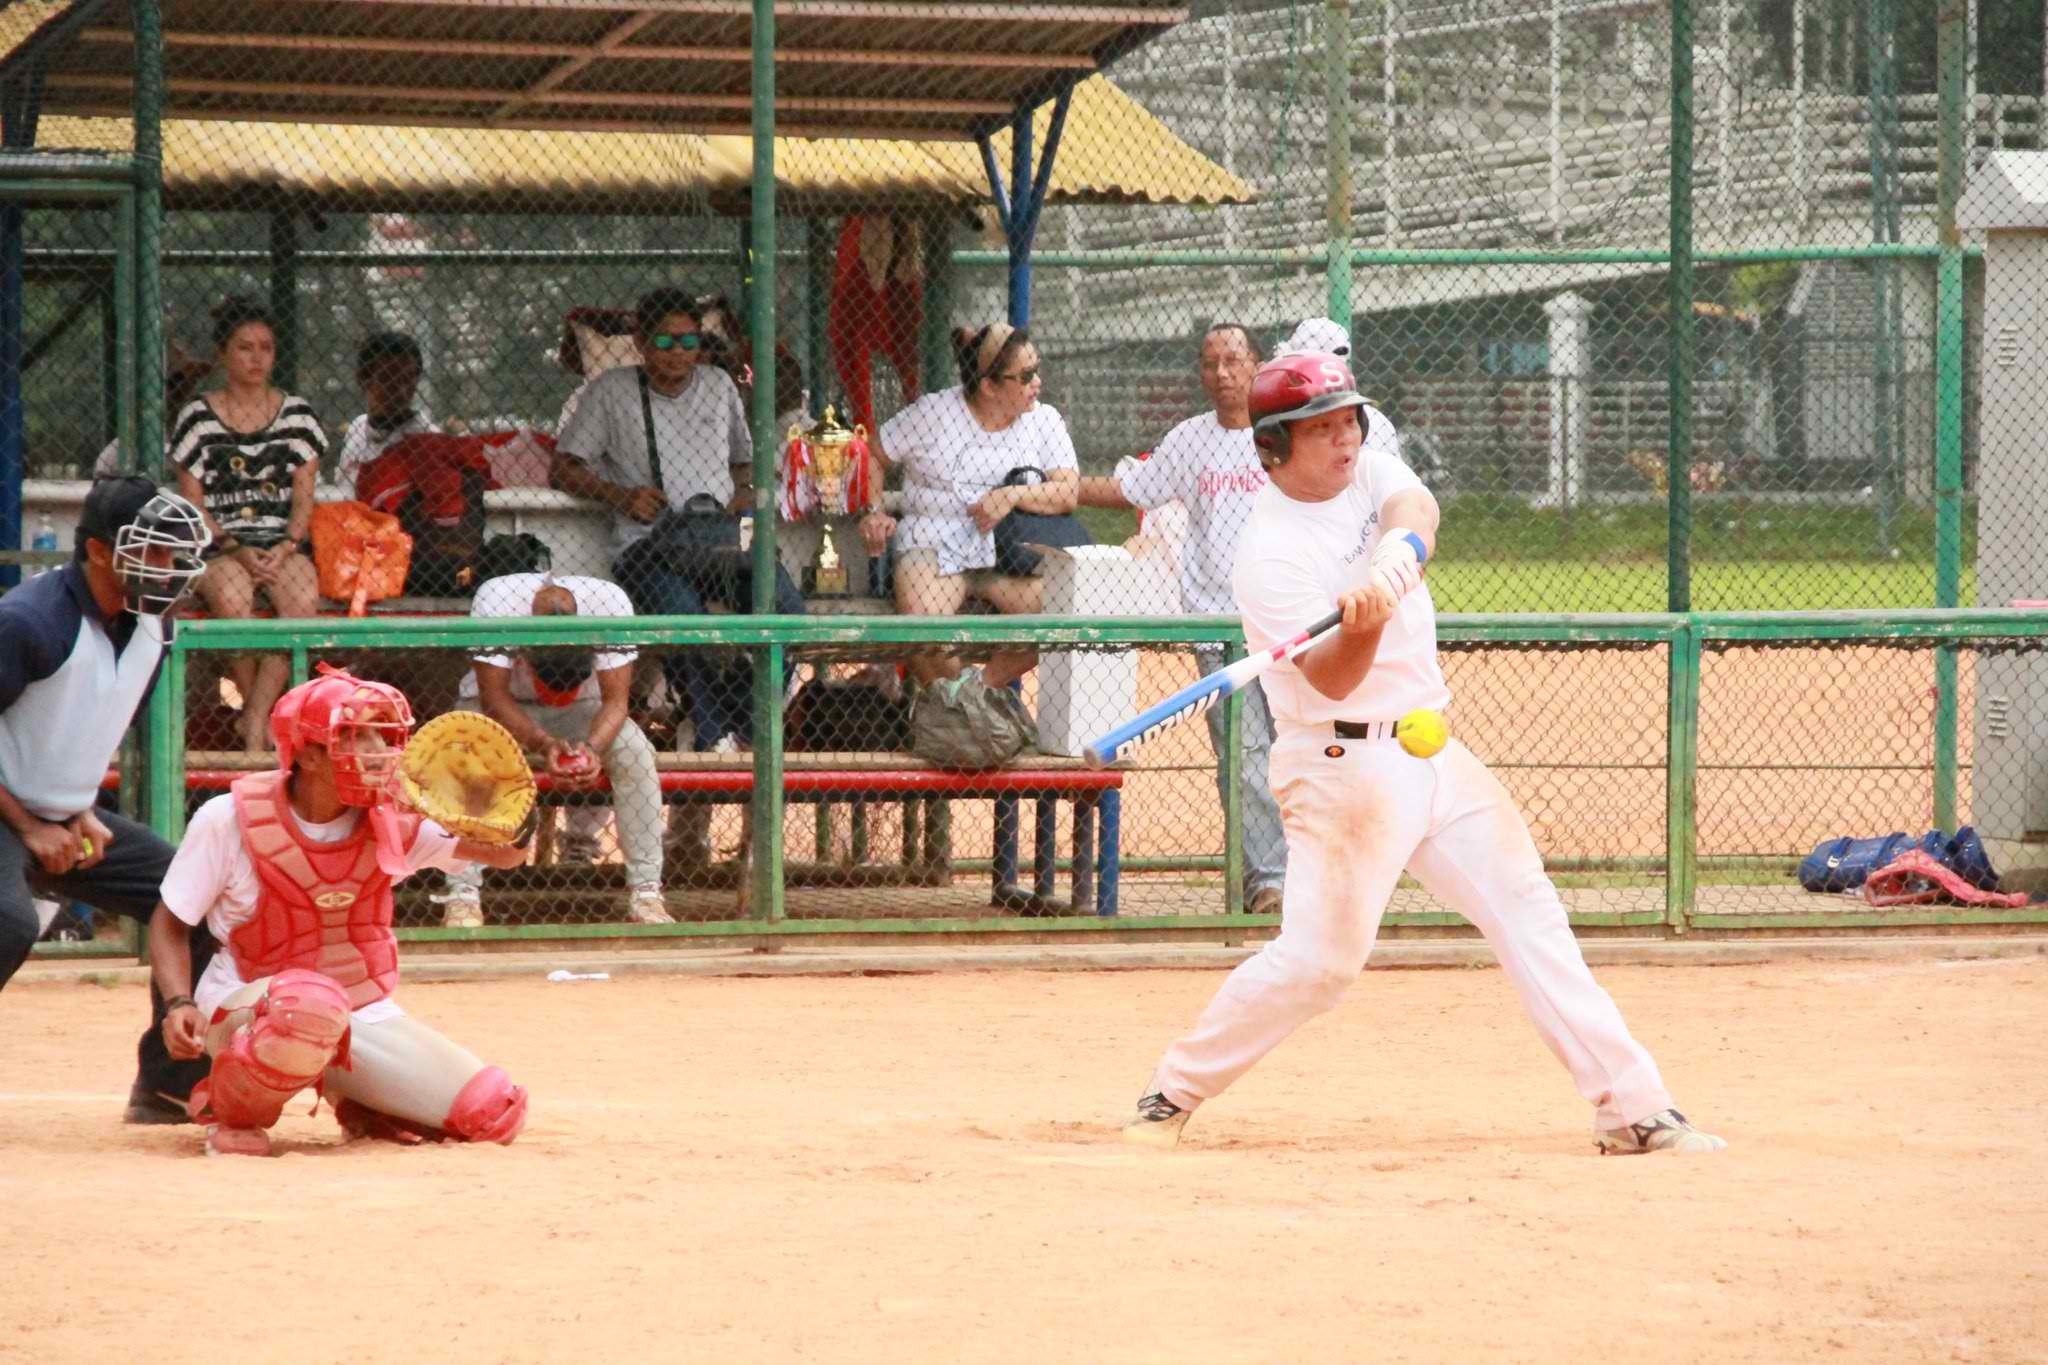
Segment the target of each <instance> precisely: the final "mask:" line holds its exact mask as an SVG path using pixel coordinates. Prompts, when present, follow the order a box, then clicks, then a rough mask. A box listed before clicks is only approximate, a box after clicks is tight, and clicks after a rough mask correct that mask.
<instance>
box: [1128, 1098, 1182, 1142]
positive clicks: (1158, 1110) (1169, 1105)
mask: <svg viewBox="0 0 2048 1365" xmlns="http://www.w3.org/2000/svg"><path fill="white" fill-rule="evenodd" d="M1192 1112H1194V1111H1193V1110H1189V1109H1183V1108H1181V1107H1180V1106H1179V1105H1177V1104H1175V1103H1174V1102H1173V1101H1172V1100H1170V1099H1168V1098H1166V1096H1164V1095H1162V1094H1160V1093H1159V1092H1158V1091H1157V1090H1155V1091H1153V1092H1152V1093H1151V1094H1149V1095H1147V1096H1145V1098H1143V1099H1141V1100H1139V1101H1138V1112H1137V1114H1136V1115H1134V1116H1133V1117H1132V1118H1131V1120H1130V1121H1129V1122H1128V1123H1126V1124H1124V1141H1125V1142H1128V1143H1131V1144H1133V1145H1134V1146H1138V1147H1172V1146H1174V1145H1176V1144H1177V1143H1179V1141H1180V1130H1181V1128H1182V1127H1183V1126H1185V1125H1186V1123H1187V1121H1188V1115H1189V1114H1190V1113H1192Z"/></svg>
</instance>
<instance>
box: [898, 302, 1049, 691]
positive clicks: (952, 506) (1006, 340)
mask: <svg viewBox="0 0 2048 1365" xmlns="http://www.w3.org/2000/svg"><path fill="white" fill-rule="evenodd" d="M953 354H954V359H955V361H956V363H957V364H958V366H959V370H960V384H959V386H958V387H957V388H950V389H942V390H940V391H939V392H937V393H928V394H926V395H925V396H924V397H922V398H920V399H918V400H917V401H916V402H915V403H912V404H911V405H910V406H909V407H907V408H905V409H904V410H903V411H901V412H899V413H897V414H896V415H895V416H894V417H892V418H890V419H889V420H888V421H887V422H885V423H883V424H882V430H881V433H880V435H879V437H878V438H877V439H876V441H875V442H874V445H873V450H874V453H875V457H876V459H877V461H878V462H880V463H882V464H897V465H901V466H902V467H903V517H902V520H901V522H900V523H899V522H898V520H897V519H896V518H895V517H892V516H890V515H889V514H888V513H887V512H884V511H882V510H880V509H879V508H877V509H876V510H875V511H872V512H870V513H868V515H867V516H865V517H863V518H862V519H861V537H862V539H863V540H864V541H866V543H867V548H868V551H869V553H871V554H880V553H881V552H882V547H883V546H884V545H885V544H887V543H888V540H889V537H890V536H891V535H892V534H893V535H895V536H896V537H897V540H896V608H897V610H898V611H901V612H903V613H904V614H905V615H911V616H950V615H953V614H954V613H956V612H958V611H959V610H960V608H961V607H963V606H965V605H966V603H967V599H968V598H969V597H978V598H981V599H983V600H984V601H987V602H988V603H990V604H991V605H993V606H994V607H995V608H996V610H998V611H1001V612H1007V613H1029V612H1036V611H1038V610H1039V609H1040V604H1041V602H1042V600H1043V597H1044V584H1043V581H1042V580H1040V579H1038V578H1036V577H1026V576H1018V575H1013V574H1005V573H1000V572H998V571H997V568H996V544H995V534H994V532H995V526H996V523H997V522H999V521H1001V520H1002V519H1003V518H1004V517H1006V516H1008V515H1009V514H1010V513H1011V512H1013V511H1015V510H1017V509H1018V508H1020V507H1021V508H1023V509H1024V510H1026V511H1028V512H1043V513H1049V514H1052V515H1059V514H1062V513H1067V512H1071V511H1073V510H1074V500H1075V495H1076V490H1077V489H1078V488H1079V485H1080V477H1081V476H1080V463H1079V461H1078V460H1076V459H1075V457H1074V442H1073V439H1072V438H1071V437H1070V436H1068V434H1067V424H1066V422H1065V420H1064V419H1062V418H1061V416H1060V414H1059V412H1058V411H1057V410H1056V409H1054V408H1053V407H1051V406H1050V405H1049V404H1045V403H1041V402H1039V401H1038V393H1039V389H1040V387H1041V381H1040V379H1039V372H1038V368H1039V367H1038V348H1037V347H1036V346H1033V345H1032V344H1031V335H1030V333H1028V332H1025V331H1023V330H1021V329H1018V328H1013V327H1011V326H1010V325H1009V324H1008V323H1005V322H998V323H993V324H991V325H990V326H987V327H984V328H982V329H981V330H980V331H978V332H972V333H970V332H968V331H967V330H966V329H964V328H963V329H961V330H959V331H957V332H955V333H954V335H953ZM1023 466H1030V467H1034V468H1036V469H1038V470H1041V471H1042V472H1043V473H1044V475H1045V481H1044V482H1043V483H1038V484H1008V485H1006V484H1004V482H1003V479H1004V477H1005V476H1006V475H1007V474H1008V473H1009V472H1010V471H1011V470H1013V469H1017V468H1019V467H1023ZM874 486H875V487H877V488H880V487H881V486H882V484H881V470H880V469H877V470H876V471H875V481H874ZM1037 663H1038V651H1037V650H1035V649H1006V650H1002V651H999V652H997V653H996V654H995V655H994V656H993V657H991V658H990V660H989V662H988V664H987V666H986V667H985V668H984V669H983V670H982V677H983V680H984V681H985V682H987V683H988V685H989V686H991V687H1006V686H1008V685H1009V684H1011V683H1013V682H1015V681H1016V680H1017V679H1019V678H1021V677H1023V676H1024V675H1025V674H1026V673H1028V672H1030V671H1031V670H1032V668H1033V667H1035V666H1036V665H1037ZM910 667H911V671H912V673H914V674H915V675H916V676H917V678H918V680H919V681H920V682H930V681H932V680H934V679H936V678H941V677H947V676H951V675H954V674H957V673H958V672H959V671H960V665H959V661H958V660H957V659H949V658H945V657H943V656H937V655H931V654H922V655H918V656H916V657H914V658H913V659H912V661H911V665H910Z"/></svg>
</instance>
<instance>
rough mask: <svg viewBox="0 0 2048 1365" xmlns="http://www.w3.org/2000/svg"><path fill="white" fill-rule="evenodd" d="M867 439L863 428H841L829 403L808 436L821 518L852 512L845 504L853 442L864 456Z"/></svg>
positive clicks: (806, 436)
mask: <svg viewBox="0 0 2048 1365" xmlns="http://www.w3.org/2000/svg"><path fill="white" fill-rule="evenodd" d="M866 438H867V432H866V431H865V430H863V429H861V428H858V427H857V428H855V429H854V430H852V431H848V430H847V429H846V428H845V427H843V426H841V425H839V417H838V413H837V412H836V411H834V409H833V408H832V406H831V405H830V404H827V405H826V407H825V415H824V416H823V417H820V418H819V419H818V424H817V425H816V426H814V427H812V428H811V429H810V432H809V433H808V434H806V435H805V437H804V444H805V445H807V446H809V447H810V451H811V477H812V478H813V479H814V480H816V481H817V485H818V513H819V515H820V516H823V517H827V518H830V517H837V516H843V515H844V514H845V513H846V512H847V511H849V510H851V509H849V508H848V507H847V505H846V475H847V471H848V469H849V467H850V466H851V464H852V458H851V457H852V454H853V447H854V443H855V442H856V441H858V442H859V443H860V445H861V450H862V453H863V454H865V453H866V449H867V439H866Z"/></svg>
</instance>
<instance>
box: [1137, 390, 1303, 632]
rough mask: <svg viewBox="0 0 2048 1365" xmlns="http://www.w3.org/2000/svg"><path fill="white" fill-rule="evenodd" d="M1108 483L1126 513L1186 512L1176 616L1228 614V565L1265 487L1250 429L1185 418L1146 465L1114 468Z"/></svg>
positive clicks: (1210, 417) (1204, 417) (1231, 606)
mask: <svg viewBox="0 0 2048 1365" xmlns="http://www.w3.org/2000/svg"><path fill="white" fill-rule="evenodd" d="M1116 482H1117V487H1118V489H1120V490H1121V491H1122V493H1123V495H1124V497H1125V499H1126V500H1127V501H1129V502H1130V504H1131V505H1132V506H1134V507H1142V508H1144V509H1145V510H1146V511H1152V510H1153V509H1155V508H1160V507H1164V506H1166V505H1167V504H1169V503H1174V502H1178V503H1180V504H1181V506H1183V507H1185V508H1186V509H1187V517H1188V533H1187V539H1186V540H1185V541H1184V542H1183V543H1182V545H1181V547H1180V601H1181V607H1182V609H1183V610H1186V611H1189V612H1202V613H1212V612H1213V613H1217V614H1220V615H1223V616H1229V615H1232V614H1234V613H1235V612H1236V611H1237V604H1236V602H1235V601H1234V600H1233V599H1232V597H1231V595H1230V566H1231V562H1232V561H1233V560H1234V559H1235V558H1236V556H1237V542H1238V537H1239V536H1241V535H1242V534H1243V533H1244V527H1245V523H1246V521H1248V520H1249V519H1250V518H1251V514H1252V499H1253V498H1254V497H1255V496H1257V494H1258V491H1259V490H1260V489H1261V488H1264V487H1265V486H1266V471H1265V470H1264V469H1263V468H1261V467H1260V465H1259V453H1258V451H1257V450H1256V449H1255V448H1254V447H1253V446H1252V429H1251V428H1250V427H1238V428H1235V429H1233V428H1230V427H1226V426H1224V425H1223V424H1222V423H1221V422H1219V421H1217V420H1216V414H1215V413H1213V412H1205V413H1203V414H1201V415H1200V416H1199V417H1190V418H1188V419H1187V420H1186V421H1185V422H1182V423H1181V424H1180V425H1179V426H1177V427H1175V428H1174V429H1173V430H1172V431H1169V432H1167V433H1166V435H1165V437H1163V438H1162V439H1161V440H1160V442H1159V444H1158V445H1157V446H1155V447H1154V448H1153V450H1152V455H1151V457H1150V458H1149V459H1144V460H1125V461H1123V462H1122V463H1121V464H1119V465H1118V466H1117V470H1116ZM1146 524H1147V526H1148V527H1149V526H1150V518H1147V521H1146Z"/></svg>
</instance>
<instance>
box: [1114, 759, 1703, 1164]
mask: <svg viewBox="0 0 2048 1365" xmlns="http://www.w3.org/2000/svg"><path fill="white" fill-rule="evenodd" d="M1272 773H1273V794H1274V796H1275V797H1277V798H1278V800H1279V803H1280V815H1281V819H1282V822H1283V823H1284V824H1285V826H1286V829H1287V884H1286V887H1285V890H1284V893H1283V900H1282V904H1281V924H1280V934H1279V936H1278V937H1277V938H1275V939H1274V940H1273V941H1272V942H1270V943H1268V944H1267V945H1266V946H1265V947H1264V948H1263V949H1262V950H1261V951H1260V952H1259V953H1258V954H1257V955H1256V956H1254V957H1251V958H1248V959H1246V960H1245V961H1244V962H1242V963H1240V964H1239V965H1238V967H1237V970H1235V971H1233V972H1232V973H1231V974H1230V977H1229V979H1228V980H1226V981H1225V982H1224V983H1223V987H1222V989H1221V990H1219V991H1217V992H1216V997H1215V999H1214V1000H1212V1001H1210V1003H1209V1007H1208V1008H1207V1009H1206V1010H1204V1011H1203V1012H1202V1017H1201V1018H1200V1019H1199V1020H1198V1021H1197V1022H1196V1024H1195V1027H1194V1031H1193V1032H1191V1033H1189V1034H1188V1035H1187V1036H1186V1037H1184V1038H1182V1039H1181V1040H1180V1041H1178V1042H1176V1043H1175V1044H1173V1046H1172V1047H1170V1048H1168V1049H1167V1052H1166V1056H1165V1058H1164V1059H1163V1060H1162V1061H1161V1062H1160V1064H1159V1070H1158V1073H1157V1075H1156V1077H1155V1082H1154V1083H1155V1088H1157V1089H1158V1090H1159V1091H1160V1092H1161V1093H1163V1094H1164V1095H1165V1096H1166V1098H1167V1099H1169V1100H1171V1101H1173V1102H1174V1103H1175V1104H1177V1105H1179V1106H1180V1107H1181V1108H1183V1109H1193V1108H1195V1107H1196V1106H1197V1105H1199V1104H1200V1103H1201V1102H1202V1101H1203V1100H1206V1099H1211V1098H1213V1097H1215V1096H1216V1095H1219V1094H1221V1093H1222V1092H1223V1090H1224V1089H1225V1088H1226V1087H1227V1086H1229V1085H1230V1083H1231V1082H1232V1081H1235V1080H1236V1079H1237V1078H1238V1077H1239V1076H1242V1075H1243V1074H1244V1073H1245V1072H1247V1071H1249V1070H1251V1068H1252V1066H1253V1064H1255V1063H1256V1062H1257V1061H1258V1060H1259V1059H1260V1058H1261V1057H1263V1056H1265V1055H1266V1054H1267V1053H1268V1052H1270V1051H1272V1050H1273V1049H1274V1048H1275V1047H1277V1046H1278V1045H1279V1044H1280V1041H1281V1040H1282V1039H1284V1038H1286V1037H1287V1035H1288V1034H1290V1033H1292V1032H1293V1031H1294V1030H1295V1029H1296V1028H1299V1027H1300V1026H1301V1025H1302V1024H1304V1023H1306V1022H1307V1021H1308V1020H1310V1019H1312V1018H1314V1017H1315V1016H1316V1015H1318V1014H1320V1013H1322V1012H1323V1011H1325V1010H1327V1009H1330V1008H1332V1007H1334V1006H1335V1005H1336V1004H1337V1002H1338V1001H1339V1000H1341V999H1342V998H1343V995H1344V992H1345V990H1346V989H1347V988H1348V987H1349V986H1350V984H1351V982H1352V980H1353V979H1354V978H1355V977H1357V976H1358V974H1359V973H1360V972H1361V971H1363V970H1364V968H1365V960H1366V958H1367V956H1368V955H1369V954H1370V953H1371V952H1372V945H1373V939H1374V937H1375V936H1376V935H1377V934H1378V933H1379V926H1380V915H1381V914H1382V913H1383V912H1384V911H1385V910H1386V908H1387V900H1388V898H1389V897H1390V896H1391V895H1392V894H1393V891H1394V885H1395V882H1396V881H1397V880H1398V879H1399V877H1400V875H1401V870H1402V869H1403V868H1404V867H1405V868H1406V869H1407V870H1408V871H1409V872H1411V873H1413V874H1414V876H1415V878H1416V879H1417V880H1418V881H1420V882H1421V883H1422V885H1423V886H1424V887H1425V888H1426V889H1427V890H1428V891H1429V892H1430V893H1431V894H1432V895H1435V896H1437V897H1438V898H1439V899H1441V900H1443V901H1445V902H1446V903H1448V904H1449V905H1450V906H1451V908H1452V909H1454V910H1456V911H1457V912H1458V913H1459V914H1461V915H1463V916H1464V917H1465V918H1466V919H1468V920H1470V921H1471V922H1472V923H1473V924H1474V925H1475V926H1477V928H1478V929H1479V931H1480V932H1481V933H1483V934H1484V935H1486V940H1487V942H1488V943H1490V944H1492V945H1493V950H1494V953H1495V954H1496V955H1497V956H1498V957H1499V958H1500V962H1501V965H1502V966H1503V967H1504V968H1506V970H1507V974H1508V978H1509V980H1511V981H1513V982H1514V985H1515V989H1516V990H1517V991H1518V992H1519V993H1520V994H1521V997H1522V1004H1523V1007H1524V1008H1526V1009H1527V1010H1528V1012H1529V1017H1530V1019H1531V1020H1532V1021H1534V1023H1535V1025H1536V1031H1537V1032H1538V1033H1540V1034H1541V1035H1542V1036H1543V1041H1544V1042H1545V1043H1547V1044H1548V1045H1549V1047H1550V1050H1551V1051H1552V1052H1554V1053H1556V1054H1557V1058H1558V1060H1559V1061H1561V1062H1563V1063H1564V1064H1565V1066H1566V1067H1567V1068H1569V1069H1570V1071H1571V1074H1572V1081H1573V1083H1574V1084H1576V1085H1577V1086H1578V1089H1579V1093H1580V1094H1581V1095H1583V1096H1585V1098H1586V1099H1587V1100H1588V1101H1589V1102H1590V1103H1591V1104H1593V1106H1594V1107H1595V1110H1596V1113H1595V1119H1594V1125H1595V1127H1596V1128H1598V1129H1610V1128H1619V1127H1623V1126H1625V1125H1627V1124H1630V1123H1635V1122H1637V1121H1638V1120H1641V1119H1645V1118H1648V1117H1649V1116H1650V1115H1652V1114H1654V1113H1656V1112H1657V1111H1658V1110H1660V1109H1668V1108H1670V1107H1671V1096H1670V1095H1669V1094H1668V1093H1667V1092H1666V1091H1665V1089H1664V1082H1663V1080H1662V1079H1661V1078H1660V1077H1659V1076H1658V1074H1657V1064H1656V1063H1655V1062H1654V1061H1652V1060H1651V1059H1650V1054H1649V1053H1648V1052H1646V1051H1644V1050H1643V1047H1642V1045H1641V1044H1639V1043H1638V1042H1636V1040H1635V1039H1634V1038H1632V1037H1630V1036H1629V1032H1628V1026H1627V1025H1626V1024H1624V1023H1623V1022H1622V1018H1621V1011H1620V1010H1619V1009H1617V1008H1616V1007H1615V1004H1614V1001H1613V1000H1612V999H1611V998H1610V997H1609V996H1608V994H1607V992H1606V991H1604V990H1602V989H1601V988H1600V986H1599V984H1598V983H1597V982H1595V981H1594V980H1593V974H1592V973H1591V972H1590V971H1588V970H1587V968H1586V960H1585V958H1583V957H1582V956H1580V954H1579V945H1578V941H1577V940H1576V939H1574V938H1573V937H1572V931H1571V926H1570V924H1568V923H1567V922H1566V920H1565V913H1564V906H1563V904H1562V903H1561V902H1560V901H1559V900H1558V896H1557V889H1556V888H1555V887H1553V886H1552V885H1551V884H1550V878H1549V877H1548V876H1546V875H1545V874H1544V871H1543V862H1542V859H1541V857H1540V856H1539V855H1538V854H1537V852H1536V845H1535V842H1534V841H1533V840H1532V839H1531V838H1530V837H1529V828H1528V826H1527V825H1526V824H1525V823H1524V822H1523V820H1522V815H1521V812H1520V811H1519V810H1517V809H1516V808H1515V804H1514V800H1513V798H1512V797H1510V796H1509V795H1508V792H1507V789H1506V788H1505V787H1503V786H1501V784H1500V780H1499V779H1498V778H1496V777H1495V776H1494V775H1493V774H1492V773H1491V772H1490V771H1488V769H1487V767H1486V765H1485V764H1484V763H1481V762H1480V761H1479V759H1478V758H1477V757H1475V756H1474V755H1473V754H1472V752H1471V750H1469V749H1467V748H1466V747H1465V746H1464V745H1462V744H1460V743H1458V742H1457V741H1456V740H1452V741H1451V742H1450V743H1448V744H1447V745H1445V746H1444V748H1443V750H1442V751H1441V752H1439V753H1438V754H1436V755H1435V756H1434V757H1433V758H1428V759H1421V758H1416V757H1415V756H1413V755H1412V754H1410V753H1408V752H1407V751H1406V750H1405V749H1403V748H1402V747H1401V746H1400V744H1399V742H1397V741H1396V740H1394V739H1391V738H1388V739H1342V738H1338V737H1337V735H1336V733H1335V732H1334V731H1333V730H1332V729H1331V728H1330V727H1329V726H1328V725H1322V726H1286V725H1283V726H1282V728H1281V730H1280V737H1279V739H1278V741H1277V742H1276V743H1275V744H1274V746H1273V764H1272Z"/></svg>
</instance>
